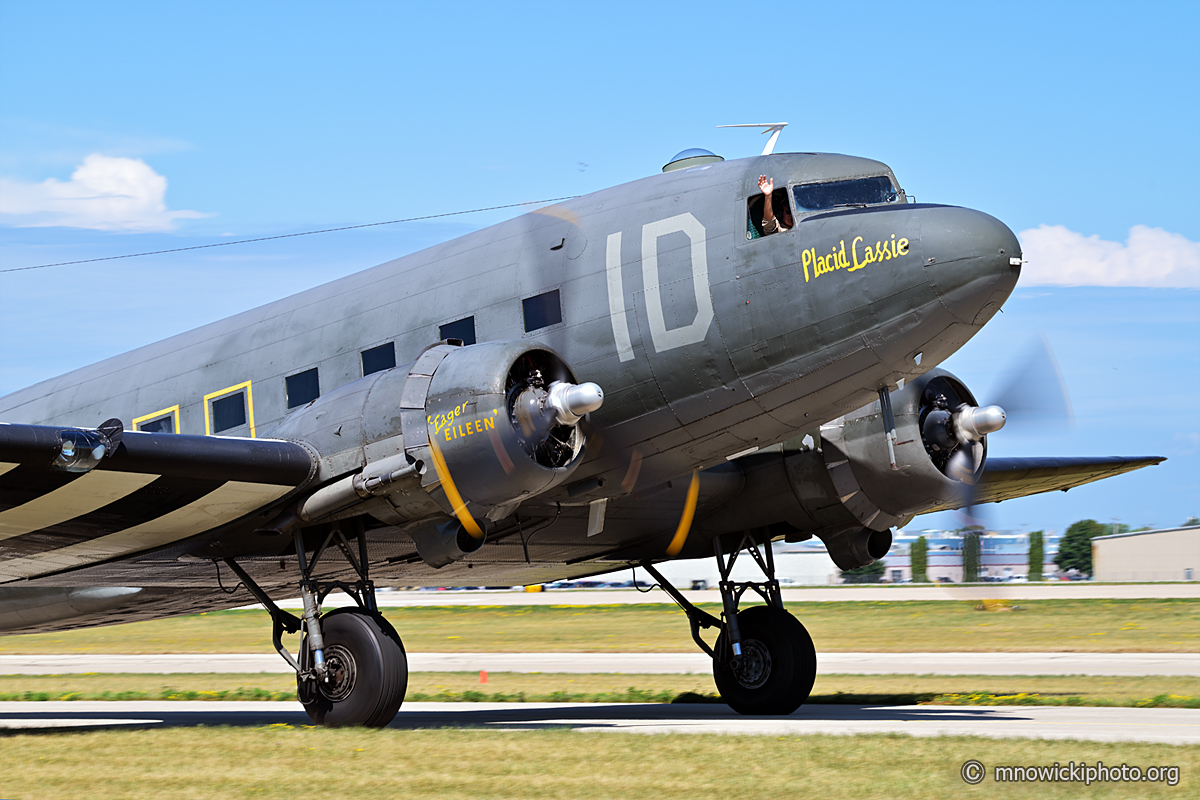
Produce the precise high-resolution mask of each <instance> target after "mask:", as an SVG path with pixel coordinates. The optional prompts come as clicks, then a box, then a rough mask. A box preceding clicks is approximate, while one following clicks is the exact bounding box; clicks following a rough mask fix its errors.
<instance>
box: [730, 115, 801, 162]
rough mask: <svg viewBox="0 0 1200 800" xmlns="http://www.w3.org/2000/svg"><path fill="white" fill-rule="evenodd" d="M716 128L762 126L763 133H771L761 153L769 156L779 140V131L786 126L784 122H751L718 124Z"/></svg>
mask: <svg viewBox="0 0 1200 800" xmlns="http://www.w3.org/2000/svg"><path fill="white" fill-rule="evenodd" d="M717 127H718V128H763V129H764V130H763V133H769V134H771V138H770V139H768V140H767V146H766V147H764V148H763V151H762V154H763V155H764V156H769V155H771V153H772V152H773V151H774V150H775V142H777V141H779V133H780V132H781V131H782V130H783V129H784V128H786V127H787V123H786V122H751V123H746V124H744V125H718V126H717Z"/></svg>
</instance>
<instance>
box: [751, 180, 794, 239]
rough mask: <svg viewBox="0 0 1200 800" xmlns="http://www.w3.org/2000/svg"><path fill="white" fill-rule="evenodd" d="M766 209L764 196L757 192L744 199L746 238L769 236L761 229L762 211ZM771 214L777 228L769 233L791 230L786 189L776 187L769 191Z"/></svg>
mask: <svg viewBox="0 0 1200 800" xmlns="http://www.w3.org/2000/svg"><path fill="white" fill-rule="evenodd" d="M765 209H766V197H765V196H764V195H763V194H762V193H761V192H759V193H758V194H754V195H751V196H750V198H749V199H747V200H746V238H747V239H761V238H762V237H763V236H769V235H770V234H769V233H765V232H764V231H763V212H764V211H765ZM771 215H772V217H773V218H774V219H775V220H776V221H777V222H778V224H779V229H778V230H774V231H772V232H771V233H781V232H783V231H787V230H791V227H792V207H791V206H790V205H788V196H787V189H776V190H775V191H773V192H771Z"/></svg>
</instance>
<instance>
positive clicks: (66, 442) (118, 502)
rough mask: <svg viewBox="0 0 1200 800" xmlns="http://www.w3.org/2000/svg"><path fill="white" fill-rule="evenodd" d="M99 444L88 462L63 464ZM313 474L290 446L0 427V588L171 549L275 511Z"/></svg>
mask: <svg viewBox="0 0 1200 800" xmlns="http://www.w3.org/2000/svg"><path fill="white" fill-rule="evenodd" d="M97 441H100V442H102V443H103V444H104V445H105V449H104V451H103V456H101V457H99V459H98V461H96V462H95V463H94V464H91V465H90V466H89V465H88V462H87V460H86V459H84V460H83V466H79V459H78V458H76V459H75V461H74V462H72V460H71V459H69V458H64V453H65V452H76V451H81V450H85V449H86V448H87V447H88V446H89V444H94V443H95V442H97ZM314 471H315V459H314V457H313V456H312V455H311V454H310V453H309V451H308V450H307V449H305V448H304V447H302V446H300V445H298V444H294V443H292V442H284V441H274V440H263V439H233V438H221V437H214V436H183V435H178V434H170V433H143V432H136V431H122V432H120V433H119V435H116V436H112V437H111V439H109V438H105V437H104V436H103V430H102V429H100V430H89V429H84V428H64V427H54V426H42V425H12V424H2V423H0V582H7V581H11V580H17V579H21V578H32V577H38V576H42V575H49V574H54V573H57V572H62V571H65V570H69V569H74V568H77V567H81V566H87V565H89V564H95V563H98V562H100V561H106V560H109V559H113V558H121V557H124V556H128V555H133V554H135V553H139V552H144V551H146V550H151V549H155V548H158V547H163V546H166V545H170V544H172V543H174V542H177V541H180V540H182V539H186V538H188V537H190V536H194V535H196V534H198V533H203V532H205V531H208V530H211V529H213V528H216V527H218V526H221V525H224V524H227V523H229V522H233V521H235V520H237V519H240V518H241V517H244V516H246V515H247V514H250V513H252V512H254V511H257V510H259V509H261V508H263V507H265V506H268V505H271V504H272V503H274V502H275V501H277V500H279V499H280V498H282V497H284V496H286V495H288V494H289V493H291V492H292V491H294V490H295V489H297V488H298V487H301V486H304V485H305V484H306V483H307V482H308V481H309V480H310V479H311V478H312V475H313V473H314Z"/></svg>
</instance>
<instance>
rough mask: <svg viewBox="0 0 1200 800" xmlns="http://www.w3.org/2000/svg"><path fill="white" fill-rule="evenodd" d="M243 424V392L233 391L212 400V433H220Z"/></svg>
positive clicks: (244, 422)
mask: <svg viewBox="0 0 1200 800" xmlns="http://www.w3.org/2000/svg"><path fill="white" fill-rule="evenodd" d="M245 424H246V393H245V392H234V393H233V394H227V395H225V396H224V397H219V398H217V399H216V400H213V401H212V425H213V433H220V432H221V431H227V430H229V429H231V428H236V427H238V426H241V425H245Z"/></svg>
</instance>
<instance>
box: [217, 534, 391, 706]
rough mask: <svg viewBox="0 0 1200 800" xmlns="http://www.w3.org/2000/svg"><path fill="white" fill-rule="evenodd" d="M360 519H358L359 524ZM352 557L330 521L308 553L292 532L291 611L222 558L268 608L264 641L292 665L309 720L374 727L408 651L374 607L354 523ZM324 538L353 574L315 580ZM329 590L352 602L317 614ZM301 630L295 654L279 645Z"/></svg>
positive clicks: (361, 540) (388, 702) (360, 538)
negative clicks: (294, 596) (295, 607)
mask: <svg viewBox="0 0 1200 800" xmlns="http://www.w3.org/2000/svg"><path fill="white" fill-rule="evenodd" d="M360 525H361V523H360ZM357 533H358V536H357V538H358V556H357V558H356V557H355V554H354V552H353V551H352V550H351V548H350V542H349V541H348V540H347V538H346V535H345V533H344V532H343V531H342V528H341V527H340V526H336V525H335V527H333V528H332V529H331V530H330V531H329V533H328V534H327V535H326V536H325V539H324V541H323V542H322V544H321V546H320V547H318V548H317V549H316V551H315V552H314V553H313V554H312V557H311V558H309V557H308V554H307V553H306V552H305V548H304V540H303V537H302V536H301V534H300V532H299V531H296V533H295V542H296V558H297V561H298V563H299V567H300V597H301V599H302V600H303V602H304V614H303V617H302V618H297V617H295V616H294V615H292V614H289V613H288V612H286V611H284V610H283V609H281V608H279V607H278V606H277V605H275V603H274V602H272V600H271V598H270V597H268V596H267V594H266V592H264V591H263V590H262V588H261V587H259V586H258V584H256V583H255V582H254V580H253V579H252V578H251V577H250V576H249V575H248V574H247V573H246V571H245V570H244V569H242V568H241V566H239V565H238V564H237V562H235V561H234V560H233V559H232V558H226V559H225V563H226V564H228V565H229V568H230V569H232V570H233V571H234V572H235V573H236V574H237V576H238V578H239V579H240V580H241V581H242V582H243V583H245V584H246V588H247V589H249V590H250V592H251V593H252V594H253V595H254V597H255V598H256V599H257V600H258V601H259V602H260V603H262V604H263V606H265V607H266V609H267V611H268V612H269V613H270V615H271V623H272V628H273V634H272V642H273V643H274V645H275V649H276V650H277V651H278V652H279V654H280V655H281V656H283V658H284V660H285V661H287V662H288V663H289V664H291V666H292V668H293V669H295V670H296V694H297V696H298V697H299V699H300V702H301V704H302V705H303V706H304V710H305V711H306V712H308V716H309V718H310V719H312V721H313V722H315V723H317V724H318V725H324V726H326V727H332V728H337V727H351V726H365V727H370V728H382V727H384V726H385V725H387V724H388V723H389V722H391V721H392V719H393V718H394V717H395V716H396V711H397V710H399V708H400V704H401V703H402V702H403V701H404V693H405V691H406V690H407V689H408V658H407V656H406V655H405V652H404V645H403V644H402V643H401V642H400V636H399V635H398V634H397V633H396V630H395V629H394V628H393V627H392V626H391V624H390V623H389V622H388V621H387V620H386V619H384V618H383V615H382V614H380V613H379V609H378V607H377V606H376V604H375V585H374V584H373V583H372V582H371V580H370V576H369V574H368V567H367V548H366V541H365V537H364V535H363V531H362V529H361V527H360V529H359V530H358V532H357ZM330 544H334V545H336V546H337V548H338V550H340V551H341V553H342V555H343V556H344V557H345V559H346V561H348V562H349V563H350V566H351V567H353V568H354V571H355V573H356V574H357V576H358V580H356V581H355V582H354V583H352V584H351V583H347V582H345V581H337V580H334V581H319V580H315V579H314V578H313V577H312V576H313V570H314V568H315V567H316V565H317V562H318V561H320V559H321V557H322V556H323V555H324V554H325V551H326V550H327V549H328V548H329V545H330ZM334 589H341V590H342V591H343V592H345V593H346V594H348V595H350V596H351V597H353V598H354V600H355V602H356V603H357V604H358V605H357V607H356V608H339V609H335V610H333V611H331V612H329V613H328V614H322V613H321V603H322V602H323V601H324V600H325V597H326V596H327V595H328V594H329V593H330V592H331V591H333V590H334ZM285 631H286V632H287V633H297V632H300V631H303V633H304V637H303V640H302V642H301V645H300V656H299V660H297V659H296V658H293V656H292V654H291V653H289V652H288V651H287V649H286V648H285V647H284V646H283V642H282V634H283V633H284V632H285Z"/></svg>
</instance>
